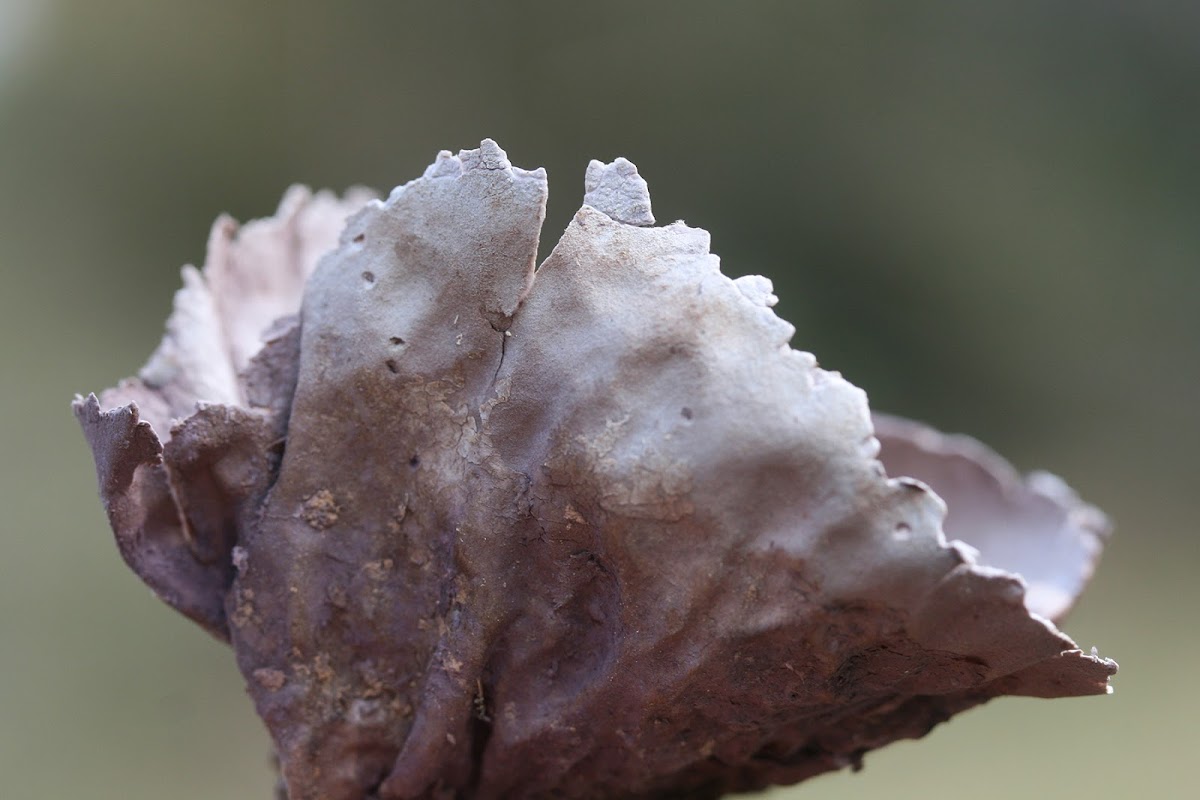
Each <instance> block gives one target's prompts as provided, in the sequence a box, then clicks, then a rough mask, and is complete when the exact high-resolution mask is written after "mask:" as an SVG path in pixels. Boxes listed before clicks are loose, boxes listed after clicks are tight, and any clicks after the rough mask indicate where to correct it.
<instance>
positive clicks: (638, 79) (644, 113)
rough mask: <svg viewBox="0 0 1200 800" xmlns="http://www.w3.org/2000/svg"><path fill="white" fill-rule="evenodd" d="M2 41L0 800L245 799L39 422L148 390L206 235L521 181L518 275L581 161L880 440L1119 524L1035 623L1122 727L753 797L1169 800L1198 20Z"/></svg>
mask: <svg viewBox="0 0 1200 800" xmlns="http://www.w3.org/2000/svg"><path fill="white" fill-rule="evenodd" d="M1125 6H1128V7H1125ZM23 12H24V15H23ZM21 20H24V21H26V22H29V23H30V24H28V25H24V24H23V23H21V24H20V27H19V28H18V27H17V26H18V23H19V22H20V21H21ZM0 26H7V27H6V30H7V31H8V34H7V35H5V36H0V326H2V328H0V330H2V336H0V386H3V392H2V393H0V398H2V400H0V402H2V408H3V416H2V419H0V451H2V453H3V459H2V461H0V503H2V507H3V509H4V517H3V533H2V536H0V547H2V548H3V549H2V550H0V795H2V796H4V797H11V798H67V797H90V798H122V799H123V800H124V799H129V800H139V799H140V798H162V797H169V798H172V800H190V799H191V798H197V799H199V798H217V797H231V798H264V799H265V798H266V797H268V795H269V787H270V783H271V776H270V772H269V770H268V767H267V763H266V752H267V738H266V735H265V733H264V732H263V731H262V729H261V726H260V725H259V723H258V721H257V720H256V718H255V717H254V715H253V712H252V710H251V708H250V704H249V701H248V699H247V698H246V697H245V696H244V694H243V691H242V687H241V681H240V677H239V676H238V674H237V671H236V669H235V668H234V665H233V659H232V656H231V654H230V653H229V652H228V651H227V650H226V649H225V648H224V647H223V646H221V645H219V644H217V643H216V642H213V641H210V640H209V639H208V638H207V637H206V636H205V635H204V634H203V633H202V632H200V630H199V629H197V628H195V627H194V626H192V625H190V624H188V623H186V622H185V621H184V620H183V619H182V618H181V617H177V615H175V614H174V613H172V612H170V611H169V610H168V609H167V608H166V607H165V606H163V605H161V604H159V603H158V602H157V601H155V600H153V598H151V597H150V596H149V593H148V591H146V590H145V589H144V588H143V587H142V586H141V584H140V583H139V582H138V581H137V579H136V578H135V577H134V576H133V574H132V573H130V572H128V571H127V570H126V569H125V568H124V565H123V564H122V563H121V561H120V558H119V557H118V555H117V552H116V549H115V547H114V546H113V544H112V541H111V537H110V535H109V532H108V529H107V525H106V522H105V520H104V516H103V513H102V510H101V507H100V504H99V502H98V501H97V499H96V492H95V483H94V478H93V473H92V464H91V458H90V455H89V454H88V451H87V448H86V446H85V444H84V442H83V439H82V437H81V436H80V434H79V431H78V430H77V428H76V425H75V422H74V420H73V419H72V418H71V415H70V412H69V408H68V401H69V400H70V398H71V396H72V395H73V393H75V392H86V391H88V390H99V389H102V388H104V387H106V386H109V385H111V384H113V383H114V382H115V381H116V380H117V379H118V378H120V377H122V376H124V375H128V374H131V373H133V372H134V371H135V370H136V369H137V368H138V366H140V364H141V363H142V361H143V360H144V359H145V357H146V356H147V355H148V354H149V352H150V350H151V349H152V348H153V346H154V345H155V344H156V343H157V341H158V339H159V336H160V334H161V330H162V324H163V321H164V319H165V317H166V314H167V312H168V310H169V306H170V298H171V293H172V292H173V291H174V289H175V288H176V287H177V285H178V268H179V266H180V265H182V264H183V263H185V262H197V261H199V260H201V259H202V258H203V245H204V241H205V238H206V235H207V228H208V225H209V224H210V222H211V220H212V219H213V218H214V217H215V216H216V214H218V213H219V212H221V211H228V212H231V213H233V214H234V215H235V216H237V217H239V218H242V219H245V218H248V217H253V216H262V215H265V214H269V213H270V212H271V211H272V210H273V209H274V207H275V204H276V203H277V201H278V199H279V197H280V195H281V193H282V191H283V189H284V188H285V186H286V185H287V184H288V183H289V182H293V181H300V182H305V183H308V184H310V185H314V186H331V187H335V188H339V189H340V188H344V187H346V186H347V185H350V184H354V183H365V184H370V185H374V186H376V187H379V188H381V189H385V190H386V189H387V188H390V186H391V185H393V184H395V183H398V182H403V181H406V180H408V179H410V178H412V177H415V176H416V175H418V174H419V173H420V172H421V170H422V169H423V168H424V166H425V165H426V164H427V163H429V162H430V161H431V160H432V158H433V156H434V155H435V153H436V152H437V150H439V149H442V148H451V149H457V148H460V147H470V146H474V145H475V144H477V143H478V141H479V139H480V138H482V137H484V136H491V137H493V138H496V139H497V140H498V141H499V142H500V143H501V145H503V146H504V147H505V148H506V149H507V150H508V152H509V155H510V157H511V158H512V160H513V162H514V163H516V164H518V165H521V166H525V167H536V166H545V167H546V168H547V169H548V171H549V173H550V178H551V201H550V215H549V221H548V223H547V225H546V229H545V235H544V237H543V251H546V250H548V247H549V246H551V245H552V244H553V241H554V239H556V238H557V233H558V231H560V230H561V229H562V228H563V227H564V226H565V224H566V222H567V220H568V219H569V217H570V215H571V214H572V213H573V211H574V210H575V209H576V208H577V207H578V204H579V202H580V200H581V198H582V194H583V187H582V184H583V171H584V167H585V166H586V164H587V161H588V159H589V158H593V157H595V158H603V159H606V160H608V159H611V158H613V157H615V156H618V155H624V156H627V157H629V158H630V159H632V160H633V161H635V162H636V163H637V164H638V166H639V167H640V168H641V172H642V174H643V175H644V176H645V177H646V178H647V180H648V181H649V183H650V186H651V190H652V192H653V194H654V200H655V211H656V214H657V216H658V217H659V219H660V220H661V221H670V220H672V219H675V218H680V217H682V218H684V219H686V220H687V221H688V222H689V223H691V224H693V225H697V226H700V227H704V228H707V229H708V230H709V231H711V232H712V236H713V247H714V250H715V251H716V252H717V253H719V254H720V255H721V256H722V258H723V262H724V264H725V269H726V271H727V272H728V273H729V274H731V275H739V274H744V273H747V272H759V273H763V274H766V275H768V276H770V277H772V278H773V279H774V280H775V281H776V287H777V293H778V294H779V295H780V296H781V298H782V301H781V303H780V305H779V309H778V310H779V311H780V313H781V314H782V315H783V316H784V317H785V318H787V319H789V320H790V321H792V322H793V323H794V324H795V325H796V326H797V329H798V332H797V335H796V337H795V340H794V342H793V344H794V345H795V346H796V347H799V348H802V349H805V350H811V351H813V352H815V353H817V355H818V356H819V357H820V360H821V363H822V364H823V365H824V366H825V367H827V368H830V369H837V370H840V371H842V372H843V373H844V374H846V376H847V377H848V378H850V379H851V380H852V381H854V382H855V383H857V384H859V385H860V386H863V387H864V388H866V389H867V390H868V392H869V393H870V396H871V399H872V404H873V405H874V406H875V407H877V408H881V409H886V410H890V411H894V412H899V413H903V414H907V415H910V416H915V417H919V418H922V419H925V420H928V421H930V422H933V423H935V424H937V425H939V426H941V427H943V428H945V429H949V430H965V431H970V432H972V433H974V434H975V435H977V436H979V437H980V438H983V439H984V440H985V441H987V442H989V443H990V444H992V445H994V446H996V447H997V448H998V449H1000V450H1001V451H1002V452H1004V453H1005V454H1006V455H1008V456H1009V457H1010V458H1012V459H1013V460H1014V461H1015V463H1017V464H1018V465H1019V466H1020V467H1022V468H1031V467H1045V468H1048V469H1051V470H1053V471H1055V472H1058V473H1060V474H1062V475H1064V476H1065V477H1067V478H1068V479H1069V480H1070V481H1071V483H1072V484H1073V485H1074V486H1076V487H1077V488H1078V489H1079V490H1080V491H1081V492H1082V493H1083V494H1084V495H1085V497H1087V498H1088V499H1090V500H1092V501H1094V502H1096V503H1098V504H1100V505H1101V506H1103V507H1104V508H1105V509H1106V510H1107V511H1109V512H1110V513H1111V514H1112V515H1113V516H1114V517H1115V519H1116V520H1117V522H1118V525H1119V529H1118V536H1117V538H1116V539H1115V541H1114V543H1113V545H1112V546H1111V549H1110V551H1109V552H1108V554H1107V556H1106V558H1105V561H1104V562H1103V563H1102V565H1101V570H1100V573H1099V575H1098V577H1097V579H1096V581H1095V583H1094V584H1093V586H1092V588H1091V590H1090V591H1089V592H1088V593H1087V594H1086V595H1085V597H1084V600H1083V602H1082V604H1081V605H1080V607H1079V609H1078V610H1077V612H1076V613H1075V614H1074V615H1073V616H1072V617H1071V618H1070V619H1069V620H1068V623H1067V625H1066V630H1067V631H1068V633H1070V634H1072V635H1073V636H1075V638H1076V639H1077V640H1078V641H1079V642H1080V644H1082V645H1083V646H1084V647H1088V646H1091V645H1093V644H1096V645H1098V646H1099V647H1100V649H1101V653H1102V654H1104V655H1108V656H1112V657H1115V658H1117V659H1118V660H1119V661H1121V663H1122V665H1123V671H1122V673H1121V674H1120V675H1118V676H1117V678H1116V679H1115V681H1114V685H1115V687H1116V693H1115V694H1114V695H1113V696H1112V697H1109V698H1091V699H1086V700H1067V701H1055V702H1046V701H1033V700H1012V699H1007V700H1001V701H997V702H995V703H993V704H992V705H990V706H987V707H984V708H983V709H979V710H975V711H972V712H970V713H968V714H966V715H964V716H963V717H961V718H957V719H955V720H954V721H952V722H950V723H948V724H947V725H945V726H943V727H941V728H939V729H937V730H935V731H934V733H933V734H931V735H930V736H929V737H928V738H927V739H926V740H924V741H921V742H917V743H902V744H899V745H895V746H892V747H889V748H887V749H886V750H884V751H881V752H879V753H876V754H872V755H869V756H868V757H867V759H866V769H865V771H864V772H862V773H861V774H858V775H850V774H838V775H834V776H828V777H824V778H820V779H818V780H816V781H813V782H811V783H808V784H806V785H805V786H804V787H802V788H800V789H797V790H791V791H790V792H781V793H780V794H779V796H780V797H784V796H790V794H791V793H794V794H795V796H797V797H799V796H803V797H806V798H810V800H820V799H821V798H826V799H830V798H851V797H853V798H863V797H888V798H892V799H893V800H901V799H902V798H919V797H920V798H924V797H929V796H935V797H950V796H970V797H974V798H1001V797H1005V798H1007V797H1010V796H1012V795H1013V794H1017V795H1021V796H1037V797H1048V796H1053V795H1055V794H1059V793H1062V794H1066V793H1067V792H1072V793H1073V792H1081V793H1083V794H1084V796H1088V797H1091V798H1128V797H1132V796H1135V793H1137V794H1141V795H1144V796H1149V797H1156V798H1158V797H1163V798H1169V797H1185V796H1189V795H1190V793H1189V792H1188V791H1186V789H1187V784H1190V783H1191V781H1190V779H1189V780H1188V781H1187V783H1185V773H1186V774H1187V775H1189V776H1190V773H1192V772H1194V766H1193V765H1192V764H1190V763H1189V760H1190V759H1192V758H1194V756H1193V754H1194V753H1195V752H1196V751H1197V749H1198V748H1200V725H1197V723H1196V717H1197V712H1198V711H1200V703H1198V702H1197V691H1196V689H1195V687H1194V684H1193V682H1192V671H1193V669H1192V667H1191V662H1194V661H1196V660H1197V659H1200V644H1197V637H1196V633H1197V627H1196V621H1195V617H1196V612H1197V611H1198V610H1200V588H1197V587H1198V585H1200V584H1198V582H1197V575H1196V571H1197V569H1198V568H1200V557H1198V547H1197V543H1196V539H1195V532H1194V529H1193V525H1194V522H1193V520H1194V519H1195V513H1194V512H1195V510H1196V508H1197V501H1196V490H1195V487H1194V485H1193V484H1194V483H1195V478H1196V471H1197V468H1196V466H1195V456H1194V453H1195V452H1196V451H1197V449H1198V448H1197V445H1200V424H1198V423H1197V409H1198V408H1200V312H1198V311H1197V309H1196V305H1197V298H1198V297H1200V270H1198V269H1197V263H1196V262H1197V257H1198V255H1200V225H1198V224H1197V220H1198V219H1200V157H1198V155H1197V153H1198V152H1200V149H1198V148H1197V142H1200V44H1198V43H1200V6H1198V5H1196V4H1195V3H1187V2H1152V3H1145V4H1132V3H1129V4H1121V3H1116V2H1101V3H1096V2H1083V1H1082V0H1079V1H1078V2H1050V3H1046V2H1004V3H1000V2H994V3H987V4H983V3H944V4H939V3H929V2H915V3H905V4H899V3H895V4H894V3H883V2H877V3H852V2H832V1H831V2H807V3H799V2H778V3H767V2H759V3H755V2H742V3H715V2H679V3H655V2H637V3H635V2H608V3H605V4H574V3H552V2H544V3H532V2H512V3H495V4H491V3H488V4H483V3H481V4H477V5H456V4H453V3H437V4H434V3H419V4H414V3H395V2H367V3H344V4H333V3H330V4H316V3H307V2H289V3H284V2H275V3H259V2H253V3H252V2H240V1H236V0H210V2H205V3H183V2H175V1H172V2H163V1H162V0H108V1H106V2H103V3H97V2H90V0H58V2H39V1H38V0H0ZM18 30H19V31H20V34H19V35H17V34H14V33H13V32H14V31H18Z"/></svg>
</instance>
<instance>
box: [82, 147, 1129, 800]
mask: <svg viewBox="0 0 1200 800" xmlns="http://www.w3.org/2000/svg"><path fill="white" fill-rule="evenodd" d="M586 186H587V194H586V197H585V199H584V205H583V207H582V208H581V209H580V210H579V212H578V213H577V214H576V215H575V218H574V220H572V222H571V224H570V226H569V227H568V228H567V230H566V232H565V233H564V234H563V236H562V239H561V240H560V241H559V242H558V244H557V246H556V247H555V248H554V251H553V253H552V254H551V255H550V257H549V258H548V259H547V260H546V261H545V262H544V263H543V264H542V265H541V266H540V267H538V268H537V269H536V272H535V254H536V252H537V244H538V236H539V233H540V231H541V225H542V219H543V216H544V212H545V203H546V192H547V187H546V176H545V173H544V171H542V170H540V169H539V170H535V171H532V172H528V171H525V170H521V169H518V168H515V167H513V166H511V164H510V163H509V162H508V159H507V157H506V156H505V154H504V152H503V151H502V150H501V149H500V148H499V147H498V146H497V145H496V144H495V143H494V142H492V141H490V140H488V141H484V142H483V143H482V145H481V146H480V147H479V149H477V150H466V151H463V152H461V153H459V154H458V155H457V156H455V155H451V154H450V153H448V152H443V153H441V154H440V155H439V156H438V159H437V161H436V162H435V163H434V164H433V165H432V166H431V167H429V169H428V170H427V171H426V173H425V175H424V176H423V177H422V178H420V179H418V180H415V181H412V182H411V183H408V184H406V185H404V186H402V187H399V188H397V189H396V190H394V191H393V192H392V194H391V196H390V197H388V198H387V200H386V201H380V200H369V199H368V197H367V196H366V195H364V194H362V193H351V194H350V195H348V196H346V197H345V198H344V199H338V198H335V197H333V196H330V195H326V194H318V195H315V196H313V195H310V194H309V193H307V192H306V191H304V190H301V189H293V190H291V191H290V192H289V193H288V195H287V196H286V197H285V199H284V202H283V204H282V206H281V207H280V210H279V212H278V214H277V215H276V216H275V217H274V218H272V219H269V220H264V221H259V222H255V223H251V224H249V225H247V226H245V227H244V228H242V229H240V230H239V229H238V228H237V226H236V225H235V224H234V223H232V222H231V221H229V220H224V219H223V220H221V221H219V222H218V223H217V225H216V227H215V228H214V231H213V235H212V238H211V240H210V242H209V251H208V263H207V264H206V266H205V269H204V271H203V272H202V273H200V272H197V271H195V270H193V269H190V268H189V269H187V270H185V272H184V288H183V289H182V290H181V291H180V292H179V294H178V295H177V296H176V301H175V311H174V313H173V314H172V316H171V319H170V321H169V322H168V324H167V334H166V337H165V339H164V341H163V344H162V345H161V346H160V348H159V349H158V351H156V352H155V354H154V355H153V356H152V357H151V359H150V362H149V363H148V364H147V365H146V367H145V368H144V369H143V370H142V372H141V373H140V374H139V376H138V377H137V378H134V379H131V380H129V381H126V382H125V383H123V384H121V385H120V386H119V387H117V388H116V389H112V390H109V391H108V392H106V393H104V394H103V395H102V396H101V397H100V398H99V399H97V398H96V397H95V396H94V395H93V396H89V397H88V398H86V399H79V400H77V401H76V404H75V410H76V414H77V416H78V417H79V419H80V421H81V423H82V425H83V429H84V432H85V434H86V435H87V438H88V440H89V442H90V443H91V445H92V449H93V451H94V453H95V457H96V466H97V470H98V473H99V477H100V489H101V495H102V497H103V499H104V503H105V507H106V509H107V511H108V514H109V519H110V521H111V523H112V526H113V529H114V531H115V533H116V537H117V542H118V545H119V546H120V549H121V553H122V555H123V556H124V557H125V559H126V561H128V563H129V564H130V566H131V567H133V569H134V570H135V571H136V572H137V573H138V574H139V575H140V576H141V577H142V579H143V580H144V581H145V582H146V583H147V584H149V585H150V586H151V587H152V588H153V589H154V590H155V591H156V592H157V593H158V595H159V596H160V597H162V598H163V599H164V600H165V601H166V602H168V603H170V604H171V605H172V606H174V607H175V608H177V609H178V610H180V611H181V612H183V613H184V614H186V615H188V616H189V617H191V618H192V619H194V620H196V621H197V622H199V623H200V624H201V625H202V626H204V627H205V628H206V629H207V630H209V631H210V632H211V633H213V634H214V635H216V636H218V637H221V638H222V639H225V640H227V641H229V642H230V643H231V644H232V646H233V648H234V651H235V653H236V656H237V660H238V664H239V666H240V668H241V670H242V672H243V674H244V675H245V677H246V681H247V685H248V686H249V690H250V693H251V695H252V696H253V698H254V701H255V704H256V706H257V708H258V712H259V714H260V715H261V716H262V717H263V719H264V720H265V722H266V724H267V727H268V728H269V729H270V732H271V735H272V737H273V739H274V742H275V746H276V749H277V752H278V756H279V761H280V768H281V773H282V783H283V786H284V787H285V789H284V791H286V793H287V796H288V797H290V798H293V800H300V799H301V798H303V799H305V800H317V798H322V799H329V800H358V799H359V798H378V799H379V800H392V799H398V798H443V797H461V798H507V797H517V798H520V797H525V798H535V797H559V798H570V797H574V798H584V797H587V798H594V797H614V798H619V797H645V798H659V797H682V796H686V797H715V796H718V795H720V794H722V793H725V792H729V791H734V790H739V789H749V788H754V787H761V786H766V785H770V784H777V783H793V782H796V781H800V780H803V779H805V778H807V777H810V776H812V775H816V774H818V773H821V772H824V771H827V770H831V769H837V768H839V767H843V766H846V765H854V764H857V763H858V762H859V760H860V758H861V756H862V754H863V753H865V752H866V751H868V750H871V749H873V748H876V747H880V746H882V745H884V744H887V743H888V742H891V741H893V740H895V739H899V738H905V737H919V736H922V735H923V734H925V733H926V732H927V731H928V730H929V729H930V728H932V727H933V726H934V725H936V724H937V723H939V722H942V721H943V720H945V719H947V718H948V717H949V716H951V715H952V714H954V713H956V712H958V711H961V710H963V709H965V708H968V707H970V706H973V705H977V704H979V703H982V702H984V701H986V700H988V699H990V698H992V697H995V696H997V695H1002V694H1010V695H1032V696H1038V697H1061V696H1069V695H1087V694H1103V693H1104V692H1105V691H1106V690H1107V687H1108V678H1109V676H1111V675H1112V674H1113V673H1114V672H1115V671H1116V664H1115V663H1114V662H1112V661H1110V660H1107V659H1103V658H1099V657H1097V656H1094V655H1088V654H1086V653H1083V652H1081V651H1080V650H1079V649H1078V648H1077V647H1076V645H1075V644H1074V642H1072V641H1071V640H1070V639H1069V638H1067V637H1066V636H1065V635H1063V634H1062V633H1060V632H1059V631H1058V629H1057V628H1056V627H1055V625H1054V623H1053V620H1057V619H1059V618H1060V617H1061V616H1062V615H1063V614H1064V613H1065V612H1066V611H1067V609H1068V608H1069V606H1070V605H1071V603H1072V602H1073V601H1074V599H1075V598H1076V597H1077V595H1078V594H1079V592H1080V591H1081V590H1082V588H1083V585H1084V584H1085V583H1086V581H1087V579H1088V577H1089V576H1090V573H1091V570H1092V568H1093V565H1094V563H1095V560H1096V558H1097V556H1098V554H1099V551H1100V548H1101V545H1102V543H1103V540H1104V537H1105V533H1106V529H1107V526H1106V522H1105V520H1104V517H1103V516H1102V515H1101V514H1100V513H1099V512H1098V511H1096V510H1095V509H1093V508H1091V507H1089V506H1086V505H1083V504H1082V503H1080V502H1079V500H1078V499H1077V498H1076V497H1075V496H1074V494H1072V493H1071V491H1070V490H1069V489H1068V488H1067V487H1066V486H1065V485H1064V484H1062V483H1061V482H1060V481H1058V480H1057V479H1055V478H1053V477H1051V476H1048V475H1036V476H1033V477H1031V478H1029V479H1022V478H1021V477H1020V476H1018V475H1016V474H1015V472H1013V470H1012V468H1011V467H1009V466H1008V465H1007V464H1006V463H1005V462H1003V461H1002V460H1000V458H999V457H998V456H996V455H994V454H992V453H991V452H990V451H988V450H986V449H984V448H983V447H982V446H981V445H979V444H978V443H975V442H973V441H971V440H967V439H964V438H961V437H944V436H942V435H940V434H938V433H936V432H934V431H932V430H930V429H927V428H924V427H923V426H919V425H916V424H915V423H909V422H905V421H902V420H896V419H891V418H877V419H876V420H875V421H874V425H875V427H873V424H872V419H871V417H870V414H869V412H868V409H867V400H866V397H865V395H864V394H863V392H862V391H860V390H859V389H857V388H855V387H854V386H852V385H850V384H849V383H847V382H846V381H845V380H843V379H842V378H841V377H840V376H839V375H838V374H837V373H832V372H826V371H823V370H821V369H820V368H818V367H817V365H816V361H815V359H814V358H813V356H811V355H810V354H808V353H804V352H798V351H795V350H792V349H791V348H790V347H789V345H788V342H789V340H790V339H791V337H792V334H793V328H792V327H791V326H790V325H789V324H787V323H786V322H784V321H782V320H780V319H779V318H778V317H777V316H776V315H775V314H774V312H773V311H772V310H771V306H772V305H773V304H774V302H775V298H774V296H773V295H772V294H771V284H770V282H769V281H767V280H766V279H764V278H760V277H757V276H747V277H743V278H738V279H737V280H731V279H729V278H727V277H725V276H724V275H722V274H721V272H720V271H719V269H718V263H717V258H716V257H715V256H713V255H711V254H710V253H709V238H708V234H707V233H705V232H704V231H701V230H697V229H694V228H689V227H687V226H686V225H684V224H682V223H674V224H671V225H667V226H665V227H653V224H654V218H653V216H652V214H651V210H650V196H649V193H648V191H647V189H646V183H645V181H643V180H642V179H641V177H640V176H639V175H638V173H637V170H636V168H635V167H634V166H633V165H632V164H631V163H629V162H628V161H626V160H624V159H618V160H617V161H616V162H614V163H613V164H610V165H604V164H600V163H599V162H593V163H592V164H591V166H590V167H589V168H588V171H587V179H586ZM347 216H349V219H348V220H346V217H347ZM343 222H344V225H343ZM339 231H340V238H339V236H338V232H339ZM322 254H324V255H322ZM302 295H303V301H302V302H301V296H302ZM881 446H882V449H881ZM885 467H886V468H887V474H890V475H892V476H894V477H893V478H888V477H887V474H885V472H884V468H885ZM935 491H936V492H937V494H934V492H935ZM939 495H940V496H941V498H944V499H945V500H946V502H947V503H948V504H949V516H948V517H947V518H946V524H947V528H946V534H947V535H948V536H947V535H944V534H943V529H942V522H943V517H945V516H946V509H947V507H946V505H944V504H943V502H942V499H941V498H939ZM948 537H950V538H948Z"/></svg>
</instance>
